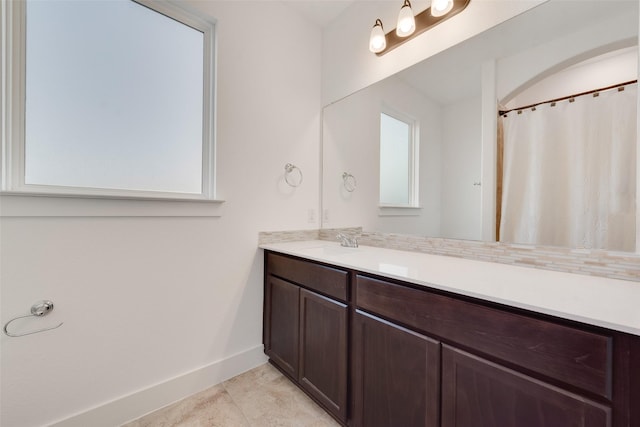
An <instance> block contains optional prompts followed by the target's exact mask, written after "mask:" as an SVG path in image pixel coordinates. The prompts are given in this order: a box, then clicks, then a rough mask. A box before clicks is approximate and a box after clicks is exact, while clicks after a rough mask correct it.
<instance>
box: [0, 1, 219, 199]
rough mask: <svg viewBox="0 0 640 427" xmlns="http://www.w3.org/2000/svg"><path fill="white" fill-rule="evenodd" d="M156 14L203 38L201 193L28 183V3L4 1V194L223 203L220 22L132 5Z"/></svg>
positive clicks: (166, 5) (155, 5)
mask: <svg viewBox="0 0 640 427" xmlns="http://www.w3.org/2000/svg"><path fill="white" fill-rule="evenodd" d="M133 1H135V2H137V3H138V4H140V5H142V6H145V7H147V8H149V9H151V10H153V11H155V12H158V13H160V14H162V15H165V16H167V17H169V18H171V19H174V20H176V21H178V22H180V23H182V24H184V25H187V26H189V27H192V28H194V29H196V30H198V31H200V32H202V33H203V35H204V52H203V55H204V58H203V59H204V62H203V63H204V70H203V72H204V76H205V78H204V84H203V90H204V93H203V133H202V134H203V144H202V147H203V152H202V192H201V193H199V194H190V193H174V192H161V191H142V190H119V189H102V188H86V187H65V186H55V185H33V184H26V183H25V173H24V172H25V93H26V88H25V85H26V82H25V80H26V79H25V71H26V49H25V48H26V2H25V1H24V0H16V1H4V0H3V1H2V3H1V6H0V7H1V8H2V21H3V22H1V24H2V27H3V30H2V31H1V32H0V47H1V48H2V49H1V51H2V57H1V58H0V60H1V64H0V65H1V66H0V70H1V72H2V76H1V78H0V84H1V89H2V90H1V91H0V96H1V102H0V119H1V120H2V121H1V124H2V129H3V131H2V135H1V137H2V158H1V162H0V168H1V171H0V172H1V176H0V178H1V181H2V182H1V184H2V185H1V189H0V190H1V192H2V193H1V194H2V195H3V196H5V195H19V196H62V197H78V198H93V199H95V198H106V199H136V200H171V201H175V200H178V201H180V200H184V201H205V202H216V203H217V202H221V200H217V199H216V179H215V178H216V176H215V165H216V150H215V127H216V126H215V125H216V121H215V111H216V110H215V71H216V69H215V22H214V21H212V20H209V19H205V18H203V17H201V16H198V15H196V14H195V13H192V12H190V11H189V10H187V9H185V8H184V7H182V6H179V5H177V4H175V3H172V2H168V1H162V2H158V1H152V0H133Z"/></svg>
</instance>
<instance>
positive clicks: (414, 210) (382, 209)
mask: <svg viewBox="0 0 640 427" xmlns="http://www.w3.org/2000/svg"><path fill="white" fill-rule="evenodd" d="M421 214H422V207H421V206H379V210H378V216H420V215H421Z"/></svg>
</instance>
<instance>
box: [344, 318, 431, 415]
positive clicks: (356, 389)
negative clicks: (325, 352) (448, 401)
mask: <svg viewBox="0 0 640 427" xmlns="http://www.w3.org/2000/svg"><path fill="white" fill-rule="evenodd" d="M353 342H354V345H353V364H352V366H353V384H354V386H353V393H354V398H355V400H354V402H355V404H354V407H355V410H354V413H353V425H354V426H361V427H397V426H406V427H437V426H438V425H439V412H440V404H439V396H440V343H439V342H437V341H435V340H432V339H430V338H428V337H426V336H424V335H421V334H418V333H416V332H413V331H410V330H408V329H405V328H402V327H400V326H398V325H395V324H393V323H390V322H387V321H384V320H382V319H379V318H377V317H375V316H371V315H368V314H366V313H363V312H356V314H355V318H354V333H353Z"/></svg>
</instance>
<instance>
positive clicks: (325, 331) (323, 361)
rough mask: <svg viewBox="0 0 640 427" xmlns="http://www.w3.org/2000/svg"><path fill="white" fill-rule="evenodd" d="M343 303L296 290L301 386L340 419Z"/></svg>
mask: <svg viewBox="0 0 640 427" xmlns="http://www.w3.org/2000/svg"><path fill="white" fill-rule="evenodd" d="M347 315H348V313H347V306H346V305H345V304H342V303H340V302H338V301H334V300H332V299H330V298H327V297H324V296H322V295H318V294H316V293H315V292H311V291H308V290H306V289H301V290H300V374H299V376H298V381H299V382H300V385H301V386H302V388H304V389H305V390H306V391H307V392H308V393H309V394H311V395H312V396H314V397H315V398H316V399H317V400H318V401H319V402H321V403H322V404H323V405H324V407H325V408H327V409H328V410H329V411H330V412H331V413H333V414H334V415H335V416H336V417H338V418H339V419H341V420H346V419H347V354H348V353H347Z"/></svg>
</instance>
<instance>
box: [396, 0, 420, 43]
mask: <svg viewBox="0 0 640 427" xmlns="http://www.w3.org/2000/svg"><path fill="white" fill-rule="evenodd" d="M415 30H416V20H415V18H414V16H413V10H411V3H409V0H404V4H403V5H402V8H401V9H400V13H399V14H398V26H397V27H396V34H397V35H398V37H408V36H410V35H411V34H413V32H414V31H415Z"/></svg>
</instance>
